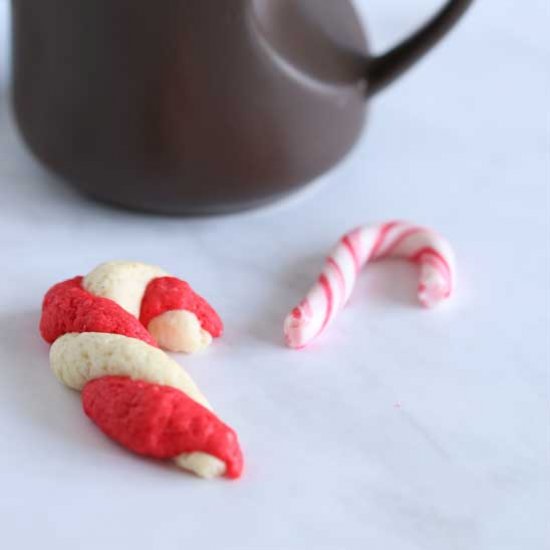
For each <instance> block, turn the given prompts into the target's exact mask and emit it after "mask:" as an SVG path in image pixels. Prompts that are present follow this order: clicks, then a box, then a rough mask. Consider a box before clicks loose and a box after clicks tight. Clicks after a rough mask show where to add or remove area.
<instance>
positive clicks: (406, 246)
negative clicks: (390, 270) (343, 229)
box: [284, 221, 455, 349]
mask: <svg viewBox="0 0 550 550" xmlns="http://www.w3.org/2000/svg"><path fill="white" fill-rule="evenodd" d="M393 257H399V258H405V259H407V260H410V261H412V262H414V263H418V264H419V265H420V283H419V285H418V299H419V300H420V303H421V304H422V305H423V306H425V307H433V306H435V305H437V304H438V303H439V302H441V301H442V300H445V299H446V298H448V297H449V296H450V295H451V292H452V290H453V284H454V279H455V268H454V254H453V251H452V249H451V247H450V245H449V244H448V243H447V241H446V240H445V239H443V238H442V237H441V236H439V235H438V234H436V233H435V232H434V231H431V230H430V229H426V228H423V227H418V226H416V225H412V224H410V223H405V222H395V221H393V222H388V223H384V224H382V225H378V226H364V227H359V228H357V229H355V230H353V231H351V232H350V233H347V234H346V235H344V237H343V238H342V239H341V240H340V242H339V243H338V245H337V246H336V248H335V249H334V250H333V252H332V253H331V255H330V256H329V257H328V259H327V261H326V264H325V267H324V269H323V272H322V273H321V275H320V277H319V279H318V281H317V283H316V284H315V285H314V286H313V287H312V288H311V290H310V291H309V293H308V294H307V296H306V297H305V298H304V299H303V300H302V301H301V302H300V304H299V305H298V306H297V307H295V308H294V309H293V310H292V312H291V313H290V314H289V315H288V316H287V318H286V319H285V323H284V333H285V340H286V343H287V345H288V346H289V347H292V348H297V349H299V348H303V347H305V346H307V345H308V344H310V343H311V342H312V341H313V340H315V338H317V336H319V335H320V334H321V333H322V332H323V331H324V330H325V329H326V328H327V327H328V325H329V324H330V323H331V322H332V321H333V320H334V318H335V317H336V314H337V313H338V311H339V310H341V309H342V308H343V307H344V306H345V305H346V303H347V301H348V299H349V297H350V295H351V292H352V290H353V287H354V285H355V281H356V279H357V275H358V273H359V271H360V270H361V269H362V268H363V267H364V266H365V264H366V263H367V262H369V261H374V260H378V259H381V258H393Z"/></svg>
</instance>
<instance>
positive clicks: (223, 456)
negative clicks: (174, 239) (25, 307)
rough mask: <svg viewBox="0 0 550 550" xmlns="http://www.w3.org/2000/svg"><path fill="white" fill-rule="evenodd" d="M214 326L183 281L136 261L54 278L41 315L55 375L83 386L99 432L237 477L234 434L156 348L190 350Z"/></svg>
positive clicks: (217, 329)
mask: <svg viewBox="0 0 550 550" xmlns="http://www.w3.org/2000/svg"><path fill="white" fill-rule="evenodd" d="M222 330H223V325H222V322H221V320H220V318H219V317H218V315H217V313H216V312H215V311H214V309H213V308H212V307H211V306H210V305H209V304H208V303H207V302H206V300H204V298H202V297H200V296H199V295H197V294H196V293H195V292H193V290H192V289H191V288H190V286H189V285H188V284H187V283H185V282H184V281H181V280H179V279H176V278H175V277H171V276H169V275H168V274H167V273H165V272H164V271H162V270H161V269H160V268H157V267H154V266H149V265H146V264H140V263H136V262H109V263H106V264H102V265H100V266H99V267H97V268H96V269H94V270H93V271H92V272H91V273H90V274H88V275H87V276H86V277H80V276H79V277H74V278H73V279H69V280H67V281H64V282H62V283H59V284H57V285H54V286H53V287H52V288H51V289H50V290H49V291H48V292H47V293H46V296H45V297H44V301H43V305H42V317H41V320H40V332H41V334H42V337H43V338H44V339H45V340H46V341H47V342H48V343H50V344H52V346H51V348H50V364H51V367H52V370H53V372H54V374H55V375H56V377H57V378H58V379H59V380H60V381H61V382H62V383H63V384H65V385H66V386H68V387H70V388H72V389H75V390H77V391H81V392H82V394H81V395H82V404H83V409H84V412H85V413H86V414H87V415H88V416H89V417H90V419H91V420H92V421H93V422H94V423H96V424H97V425H98V426H99V428H100V429H101V430H102V431H103V432H104V433H105V434H106V435H108V436H109V437H111V438H112V439H114V440H115V441H117V442H118V443H120V444H121V445H123V446H125V447H126V448H128V449H130V450H131V451H134V452H135V453H138V454H141V455H145V456H150V457H154V458H163V459H168V458H170V459H172V460H173V461H174V462H175V463H176V464H177V465H178V466H180V467H181V468H184V469H186V470H190V471H192V472H194V473H195V474H197V475H198V476H201V477H216V476H222V475H225V476H226V477H229V478H237V477H239V476H240V474H241V471H242V465H243V459H242V453H241V450H240V447H239V443H238V440H237V436H236V434H235V432H234V431H233V430H232V429H231V428H230V427H229V426H227V425H225V424H224V423H223V422H222V421H221V420H220V419H219V418H218V417H217V416H216V415H215V414H214V413H213V412H212V409H211V407H210V405H209V403H208V401H207V400H206V398H205V397H204V395H203V394H202V393H201V392H200V390H199V389H198V387H197V386H196V385H195V383H194V382H193V380H192V379H191V378H190V377H189V375H188V374H187V373H186V372H185V371H184V370H183V369H182V368H181V366H180V365H179V364H178V363H176V362H175V361H174V360H173V359H171V358H170V357H169V356H168V355H167V354H166V353H165V352H164V351H162V349H161V348H163V349H168V350H177V351H187V352H192V351H196V350H198V349H201V348H203V347H205V346H206V345H208V344H209V343H210V341H211V340H212V338H214V337H218V336H220V335H221V333H222Z"/></svg>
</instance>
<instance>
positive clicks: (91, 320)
mask: <svg viewBox="0 0 550 550" xmlns="http://www.w3.org/2000/svg"><path fill="white" fill-rule="evenodd" d="M68 332H110V333H112V334H121V335H122V336H129V337H130V338H137V339H139V340H143V341H144V342H146V343H147V344H150V345H151V346H155V347H157V343H156V342H155V340H154V338H153V337H152V336H151V335H150V334H149V332H148V331H147V330H145V328H144V327H143V325H141V323H140V322H139V321H138V320H137V319H136V318H135V317H134V316H133V315H131V314H130V313H128V312H127V311H126V310H124V309H123V308H122V307H120V306H119V305H118V304H117V303H116V302H113V301H112V300H109V299H108V298H100V297H98V296H94V295H93V294H90V293H89V292H88V291H87V290H84V289H83V288H82V277H75V278H74V279H69V280H68V281H64V282H62V283H59V284H57V285H55V286H53V287H52V288H51V289H50V290H49V291H48V293H47V294H46V296H45V297H44V302H43V304H42V318H41V319H40V333H41V334H42V337H43V338H44V340H46V342H48V343H50V344H52V343H53V342H55V340H57V338H59V337H60V336H63V335H64V334H66V333H68Z"/></svg>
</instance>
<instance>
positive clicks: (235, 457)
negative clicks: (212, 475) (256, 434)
mask: <svg viewBox="0 0 550 550" xmlns="http://www.w3.org/2000/svg"><path fill="white" fill-rule="evenodd" d="M82 403H83V407H84V411H85V413H86V414H87V415H88V416H89V417H90V418H91V419H92V420H93V421H94V422H95V423H96V424H97V425H98V426H99V427H100V428H101V430H103V432H104V433H105V434H107V435H108V436H109V437H111V438H112V439H114V440H115V441H117V442H119V443H120V444H122V445H124V446H125V447H127V448H128V449H131V450H132V451H134V452H136V453H139V454H142V455H147V456H151V457H155V458H174V457H175V456H177V455H179V454H181V453H190V452H204V453H207V454H210V455H213V456H215V457H217V458H219V459H220V460H222V461H223V462H225V464H226V472H225V475H226V476H227V477H229V478H237V477H239V475H240V474H241V471H242V467H243V458H242V454H241V450H240V448H239V443H238V440H237V436H236V434H235V432H234V431H233V430H232V429H231V428H230V427H229V426H227V425H225V424H224V423H223V422H221V420H219V419H218V418H217V417H216V416H215V415H214V414H212V413H211V412H210V411H208V410H207V409H205V408H204V407H203V406H202V405H199V404H198V403H197V402H195V401H193V399H191V398H190V397H188V396H187V395H185V394H184V393H182V392H181V391H179V390H177V389H174V388H171V387H169V386H160V385H158V384H150V383H148V382H143V381H140V380H132V379H130V378H126V377H121V376H105V377H103V378H99V379H97V380H93V381H91V382H89V383H88V384H86V386H85V387H84V389H83V390H82Z"/></svg>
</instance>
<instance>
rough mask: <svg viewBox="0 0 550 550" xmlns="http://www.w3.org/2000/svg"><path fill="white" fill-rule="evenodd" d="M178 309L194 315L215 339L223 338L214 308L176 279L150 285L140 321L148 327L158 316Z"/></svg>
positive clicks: (153, 282) (161, 278)
mask: <svg viewBox="0 0 550 550" xmlns="http://www.w3.org/2000/svg"><path fill="white" fill-rule="evenodd" d="M178 309H183V310H186V311H189V312H191V313H194V314H195V315H196V316H197V319H198V320H199V322H200V324H201V326H202V328H203V329H204V330H206V331H208V332H209V333H210V334H211V335H212V336H213V337H214V338H217V337H218V336H221V334H222V332H223V323H222V320H221V319H220V317H219V316H218V314H217V313H216V312H215V311H214V309H213V308H212V306H210V304H209V303H208V302H207V301H206V300H205V299H204V298H203V297H202V296H199V295H198V294H197V293H196V292H194V291H193V289H192V288H191V287H190V286H189V284H187V283H186V282H185V281H182V280H180V279H177V278H176V277H158V278H157V279H153V280H152V281H151V282H150V283H149V285H148V286H147V289H146V291H145V295H144V296H143V300H142V301H141V313H140V321H141V322H142V324H143V326H145V327H146V326H148V325H149V323H150V322H151V320H152V319H154V318H155V317H157V316H158V315H161V314H162V313H165V312H167V311H174V310H178Z"/></svg>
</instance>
